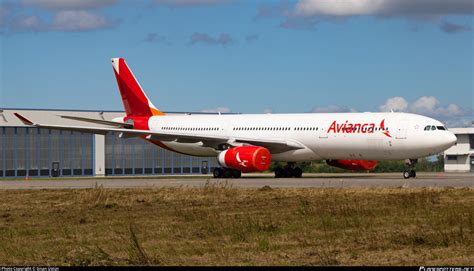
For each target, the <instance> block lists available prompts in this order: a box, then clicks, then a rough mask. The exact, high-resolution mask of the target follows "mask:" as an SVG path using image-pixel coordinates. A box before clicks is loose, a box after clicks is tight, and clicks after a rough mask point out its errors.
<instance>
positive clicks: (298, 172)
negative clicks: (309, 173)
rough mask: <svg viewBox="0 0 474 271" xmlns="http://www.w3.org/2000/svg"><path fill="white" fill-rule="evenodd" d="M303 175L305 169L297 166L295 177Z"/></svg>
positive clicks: (294, 171) (294, 170) (294, 172)
mask: <svg viewBox="0 0 474 271" xmlns="http://www.w3.org/2000/svg"><path fill="white" fill-rule="evenodd" d="M301 176H303V170H302V169H301V168H299V167H295V168H294V169H293V177H295V178H301Z"/></svg>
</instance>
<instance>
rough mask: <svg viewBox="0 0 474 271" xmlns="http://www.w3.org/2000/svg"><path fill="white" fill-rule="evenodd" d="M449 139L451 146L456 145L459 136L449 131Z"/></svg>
mask: <svg viewBox="0 0 474 271" xmlns="http://www.w3.org/2000/svg"><path fill="white" fill-rule="evenodd" d="M447 138H448V139H447V141H448V142H449V146H454V145H456V143H458V138H457V137H456V135H455V134H454V133H452V132H449V135H448V136H447Z"/></svg>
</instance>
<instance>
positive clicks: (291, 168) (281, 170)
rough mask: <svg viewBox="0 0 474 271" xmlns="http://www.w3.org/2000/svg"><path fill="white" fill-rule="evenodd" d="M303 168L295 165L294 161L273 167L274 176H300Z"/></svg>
mask: <svg viewBox="0 0 474 271" xmlns="http://www.w3.org/2000/svg"><path fill="white" fill-rule="evenodd" d="M301 176H303V170H302V169H301V168H299V167H295V163H288V164H287V165H286V166H284V167H280V166H279V167H277V168H275V178H301Z"/></svg>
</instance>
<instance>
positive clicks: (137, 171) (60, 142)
mask: <svg viewBox="0 0 474 271" xmlns="http://www.w3.org/2000/svg"><path fill="white" fill-rule="evenodd" d="M15 112H17V113H20V114H22V115H24V116H27V117H30V118H32V119H33V120H36V121H41V122H42V123H48V124H57V125H65V124H77V125H84V123H81V122H77V121H74V120H67V119H62V118H60V117H59V115H66V116H76V117H86V118H96V119H104V120H111V119H113V118H116V117H121V116H124V115H125V113H124V112H120V111H84V110H45V109H0V178H14V177H26V176H31V177H42V176H44V177H49V176H53V177H56V176H58V177H60V176H105V175H107V176H120V175H172V174H202V173H207V172H212V171H211V170H212V169H213V168H214V167H216V166H218V165H217V161H216V158H215V157H192V156H187V155H182V154H178V153H175V152H172V151H168V150H165V149H162V148H160V147H157V146H155V145H153V144H150V143H148V142H146V141H144V140H141V139H139V138H128V139H123V138H120V137H118V135H116V134H113V133H109V134H107V135H105V136H104V135H93V134H87V133H79V132H71V131H58V130H50V129H39V128H36V127H26V126H24V125H23V123H21V122H20V121H19V120H18V119H17V118H16V117H15V116H14V115H13V113H15ZM167 114H170V115H171V114H185V113H178V112H167ZM187 114H188V113H187ZM191 114H202V113H191ZM87 125H88V126H94V124H89V123H88V124H87Z"/></svg>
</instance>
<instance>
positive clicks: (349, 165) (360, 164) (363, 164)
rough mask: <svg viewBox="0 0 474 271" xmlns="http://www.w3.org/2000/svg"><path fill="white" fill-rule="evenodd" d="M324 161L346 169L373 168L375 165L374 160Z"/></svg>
mask: <svg viewBox="0 0 474 271" xmlns="http://www.w3.org/2000/svg"><path fill="white" fill-rule="evenodd" d="M326 163H327V164H328V165H330V166H333V167H338V168H342V169H348V170H374V169H375V167H376V166H377V161H375V160H326Z"/></svg>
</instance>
